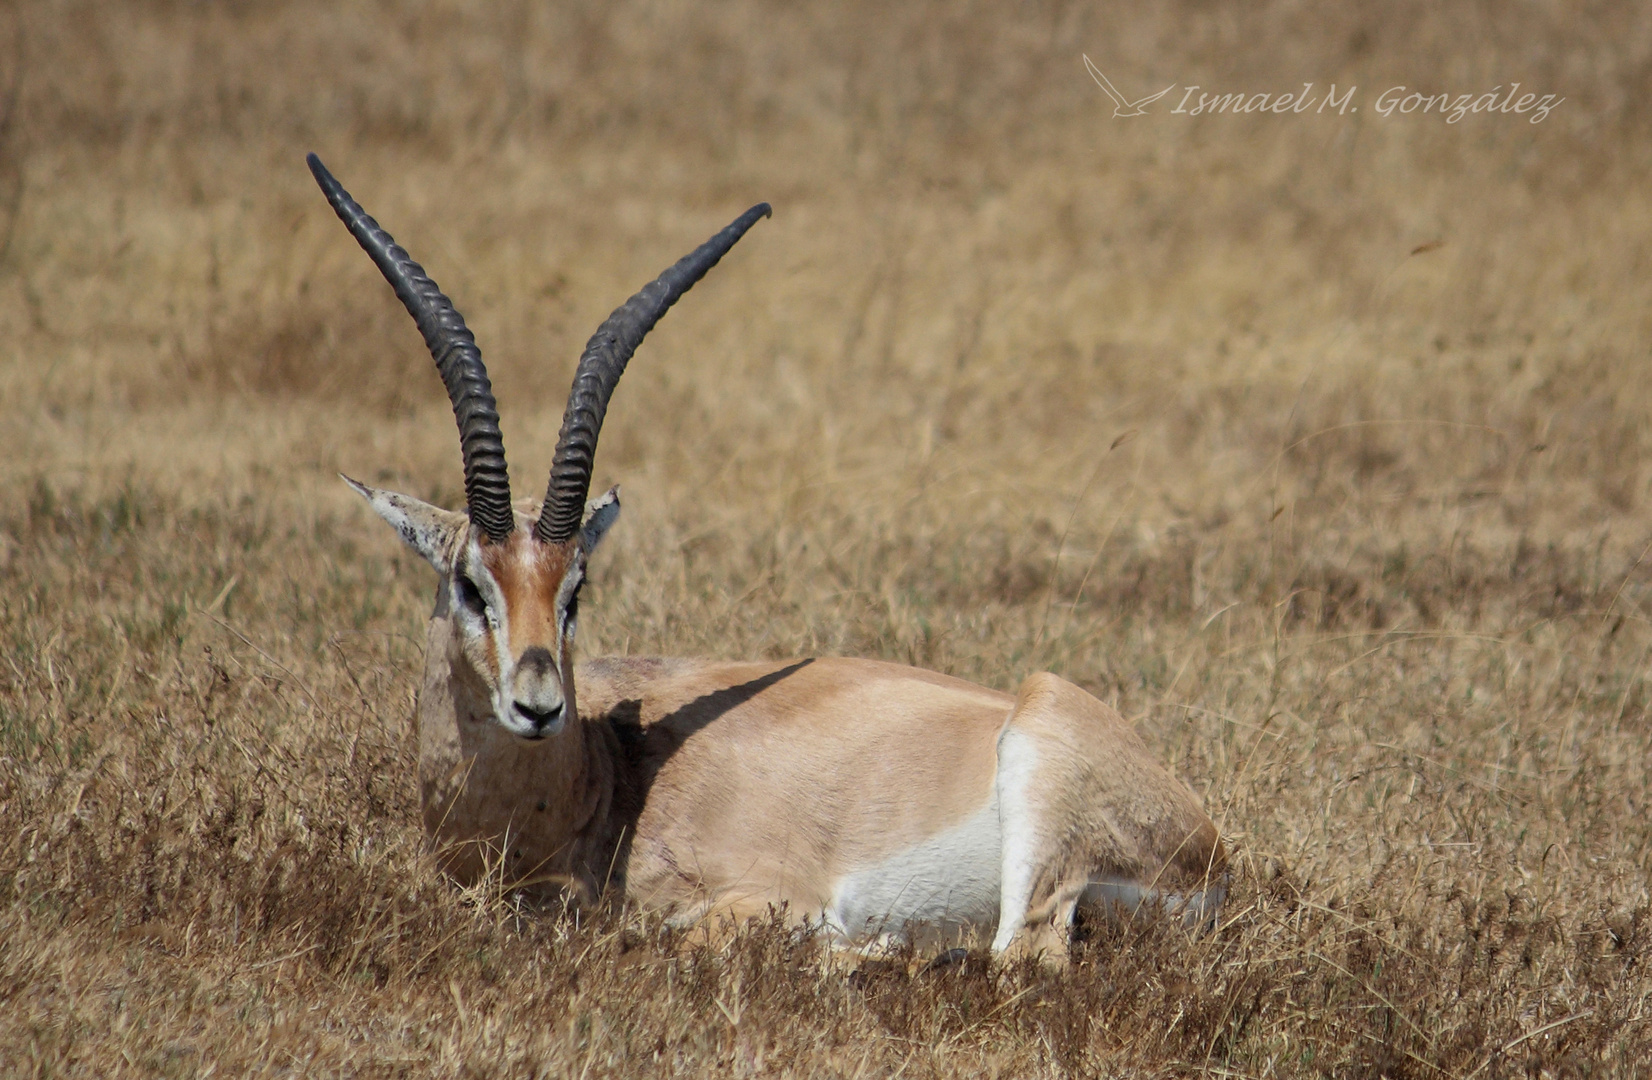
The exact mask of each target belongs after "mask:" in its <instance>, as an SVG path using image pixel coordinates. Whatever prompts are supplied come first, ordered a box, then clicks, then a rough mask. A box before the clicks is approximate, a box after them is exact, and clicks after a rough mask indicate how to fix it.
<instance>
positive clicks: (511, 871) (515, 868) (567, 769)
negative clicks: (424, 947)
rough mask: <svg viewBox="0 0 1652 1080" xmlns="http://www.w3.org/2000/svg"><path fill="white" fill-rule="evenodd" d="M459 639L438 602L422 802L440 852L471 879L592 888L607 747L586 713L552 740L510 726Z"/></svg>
mask: <svg viewBox="0 0 1652 1080" xmlns="http://www.w3.org/2000/svg"><path fill="white" fill-rule="evenodd" d="M457 642H458V638H457V635H456V634H455V631H454V628H453V625H452V623H451V621H450V620H449V618H448V614H447V612H445V611H444V610H442V607H441V605H438V608H437V611H436V614H434V615H433V616H432V617H431V619H430V625H429V628H428V632H427V634H426V639H425V672H424V685H423V687H422V688H421V690H420V694H419V710H418V712H419V780H420V802H421V804H422V806H423V809H424V820H425V829H426V833H427V835H429V836H430V837H431V838H432V841H433V843H434V844H435V846H436V851H437V857H438V860H439V861H440V863H441V865H442V867H443V868H444V869H445V870H447V871H448V872H449V873H451V874H453V875H454V876H455V877H457V878H458V879H459V880H461V881H465V882H473V881H477V880H479V879H481V878H482V877H483V876H484V875H487V876H490V877H493V878H494V879H495V880H500V881H502V882H503V883H504V884H507V885H510V884H526V883H531V882H543V883H544V884H545V885H547V886H549V887H550V888H551V889H555V888H558V887H561V886H564V885H570V884H571V885H573V886H574V887H575V888H576V889H579V890H581V891H585V890H587V889H588V888H589V885H590V884H591V883H590V882H589V880H588V879H589V877H590V875H591V872H592V870H591V868H590V867H588V866H587V863H589V862H590V861H591V855H592V852H591V851H590V850H589V849H590V846H591V845H590V843H589V842H588V840H589V839H592V836H591V834H592V833H593V831H594V832H598V833H600V832H601V831H602V830H601V828H600V825H601V821H600V819H601V818H602V816H603V814H604V813H605V812H606V809H607V806H608V804H609V801H610V797H611V796H610V791H611V788H612V783H613V779H612V769H611V767H610V768H604V765H605V764H606V762H605V760H604V759H603V757H602V751H603V750H604V749H605V748H606V747H605V746H604V745H603V743H602V740H601V739H600V738H594V737H593V733H592V732H591V731H590V730H589V729H588V727H587V724H586V723H585V721H583V720H581V719H579V718H578V717H577V716H576V717H570V718H569V722H568V723H567V724H566V725H565V726H564V727H563V729H562V730H561V731H560V732H559V733H557V734H556V735H553V736H549V737H547V738H544V739H539V740H534V741H530V740H527V739H523V738H520V737H518V736H516V735H512V734H511V733H510V732H508V731H505V730H504V729H503V728H501V727H500V725H499V724H498V723H496V722H494V721H493V720H492V718H491V705H490V701H489V696H488V692H487V688H486V686H485V684H484V683H483V682H482V681H481V680H480V679H479V678H478V677H476V675H475V674H474V672H472V671H471V670H470V669H469V667H468V665H467V663H466V661H465V660H464V657H463V655H462V652H461V650H460V649H459V647H458V643H457ZM525 795H526V796H528V797H526V798H525V797H524V796H525ZM500 837H506V838H507V842H506V843H504V845H503V846H502V847H501V844H500V841H499V838H500Z"/></svg>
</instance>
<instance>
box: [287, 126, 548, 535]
mask: <svg viewBox="0 0 1652 1080" xmlns="http://www.w3.org/2000/svg"><path fill="white" fill-rule="evenodd" d="M306 160H307V161H308V162H309V163H310V172H312V173H314V174H315V179H316V183H318V184H320V185H321V191H322V194H324V195H326V196H327V201H328V202H330V203H332V204H333V210H334V211H336V212H337V213H338V217H339V220H340V221H342V222H344V225H345V227H346V228H348V229H349V230H350V235H352V236H354V237H355V238H356V242H357V243H358V244H360V245H361V247H362V250H363V251H365V252H367V254H368V255H369V256H371V257H372V259H373V262H374V263H375V264H376V265H377V266H378V268H379V272H380V273H381V274H383V275H384V279H385V280H386V281H388V282H389V283H390V287H391V288H393V289H395V290H396V297H397V299H399V300H401V302H402V306H403V307H405V308H407V313H408V314H409V315H411V316H413V321H414V322H415V323H417V324H418V327H419V333H421V334H423V335H424V343H425V347H426V348H428V349H429V350H430V355H431V358H432V359H434V360H435V361H436V369H437V370H438V371H440V372H441V374H442V382H443V383H444V384H445V385H446V386H447V396H448V400H449V401H451V402H452V403H453V416H454V419H456V420H457V421H458V422H459V449H460V452H461V453H462V454H463V455H464V461H465V501H466V503H468V504H469V509H470V520H471V524H473V525H475V526H476V527H477V528H479V529H481V530H482V532H483V533H485V534H486V535H487V537H488V539H489V540H491V541H493V542H494V543H499V542H501V541H503V540H504V539H505V538H506V537H508V536H510V534H511V530H512V529H513V528H515V526H516V518H515V516H514V515H513V514H512V513H511V484H510V476H509V474H508V473H507V472H506V469H505V440H504V436H503V435H501V434H500V432H499V405H498V403H497V402H495V401H494V399H493V386H492V384H491V383H489V382H488V369H487V368H486V367H484V366H483V365H482V351H481V350H480V349H478V348H477V347H476V338H475V337H474V336H473V335H472V334H471V332H470V330H469V328H468V327H466V326H465V320H464V317H463V316H462V315H460V314H459V312H458V311H456V310H455V309H454V307H453V302H452V301H450V300H449V299H448V298H447V297H446V296H444V295H442V290H441V289H439V288H437V287H436V283H435V282H434V281H431V280H430V277H429V276H428V275H427V274H426V273H425V272H424V267H422V266H420V265H419V264H418V263H416V262H414V261H413V259H412V257H411V256H409V255H408V254H407V251H406V249H404V248H403V247H402V246H401V245H399V244H397V243H396V241H395V240H394V239H392V238H391V236H390V234H389V233H387V232H385V231H384V229H383V228H381V227H380V226H379V223H378V222H376V221H374V220H373V219H372V218H371V217H369V216H368V214H367V211H365V210H363V209H362V208H361V204H360V203H358V202H356V200H354V199H352V198H351V197H350V193H349V192H348V191H345V190H344V185H342V184H340V183H339V182H338V181H337V180H335V179H333V174H332V173H330V172H328V171H327V166H325V165H323V164H322V163H321V159H320V158H318V157H316V156H315V155H314V154H311V155H309V156H308V158H307V159H306Z"/></svg>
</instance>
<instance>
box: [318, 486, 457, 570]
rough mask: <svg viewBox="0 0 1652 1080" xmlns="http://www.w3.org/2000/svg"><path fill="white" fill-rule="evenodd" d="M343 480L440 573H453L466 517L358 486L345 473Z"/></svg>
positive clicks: (407, 496)
mask: <svg viewBox="0 0 1652 1080" xmlns="http://www.w3.org/2000/svg"><path fill="white" fill-rule="evenodd" d="M339 479H341V480H343V481H344V482H345V483H346V484H349V485H350V486H351V487H352V488H355V490H356V494H358V495H360V496H361V497H362V498H364V499H366V500H367V503H368V505H369V506H371V507H372V508H373V510H374V512H375V513H377V514H378V515H379V517H381V518H383V519H384V520H385V521H387V522H389V523H390V527H391V528H392V529H395V530H396V533H397V535H399V536H400V537H401V538H402V540H404V541H405V542H406V543H407V546H408V547H410V548H412V549H413V550H414V551H417V552H418V553H419V554H420V555H423V556H424V557H425V559H426V561H428V562H429V563H430V565H431V566H434V567H435V568H436V569H437V571H438V572H440V573H442V574H449V573H451V572H452V571H453V559H454V552H455V551H456V550H457V549H458V546H459V544H458V538H459V537H460V536H461V535H462V534H463V533H464V530H465V527H466V526H467V525H469V524H470V522H469V519H467V518H466V517H465V515H463V514H455V513H453V512H452V511H451V510H443V509H442V508H441V507H439V506H431V505H430V504H429V503H427V502H423V501H421V500H419V499H415V498H413V497H412V496H411V495H398V494H397V493H396V492H394V491H384V490H382V489H380V488H372V487H368V486H367V485H366V484H358V483H357V482H356V481H354V480H352V479H350V478H349V477H348V476H345V475H344V474H343V473H340V474H339Z"/></svg>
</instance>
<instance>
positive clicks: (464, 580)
mask: <svg viewBox="0 0 1652 1080" xmlns="http://www.w3.org/2000/svg"><path fill="white" fill-rule="evenodd" d="M453 580H454V582H455V583H456V584H457V585H458V586H459V602H460V603H461V604H463V605H464V606H465V609H466V610H468V611H469V612H470V613H471V614H472V615H476V616H482V615H486V614H487V613H488V602H487V601H486V600H483V599H482V590H481V589H478V588H477V587H476V582H474V581H472V580H470V578H469V577H468V576H467V575H465V574H460V575H459V576H458V577H456V578H454V579H453Z"/></svg>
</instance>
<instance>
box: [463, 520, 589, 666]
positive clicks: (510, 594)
mask: <svg viewBox="0 0 1652 1080" xmlns="http://www.w3.org/2000/svg"><path fill="white" fill-rule="evenodd" d="M481 547H482V565H483V566H485V567H487V571H488V573H489V574H491V575H492V576H493V580H494V582H495V583H496V584H498V586H499V591H500V592H501V593H502V594H504V600H505V610H506V611H507V612H508V613H509V616H510V622H511V630H512V633H511V637H512V639H513V640H512V645H513V646H518V647H525V646H526V645H528V644H540V643H543V642H541V641H540V640H539V639H540V638H541V637H545V638H547V639H548V638H549V637H550V636H554V635H555V633H556V597H557V591H558V590H559V589H560V588H561V587H562V579H563V578H564V577H565V576H567V573H568V570H569V569H570V568H571V567H572V566H573V564H574V558H575V554H576V552H575V548H574V542H573V541H569V542H568V543H566V544H546V543H543V542H541V541H540V540H537V539H535V538H534V536H533V534H532V532H530V531H529V530H527V529H517V530H515V531H513V532H512V533H511V534H510V536H509V537H508V538H506V540H505V541H504V542H503V543H497V544H491V543H484V544H482V545H481Z"/></svg>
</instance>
